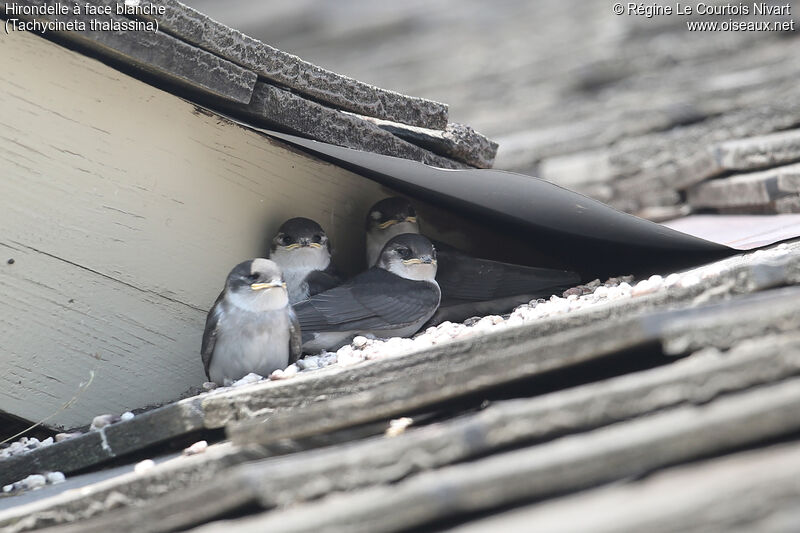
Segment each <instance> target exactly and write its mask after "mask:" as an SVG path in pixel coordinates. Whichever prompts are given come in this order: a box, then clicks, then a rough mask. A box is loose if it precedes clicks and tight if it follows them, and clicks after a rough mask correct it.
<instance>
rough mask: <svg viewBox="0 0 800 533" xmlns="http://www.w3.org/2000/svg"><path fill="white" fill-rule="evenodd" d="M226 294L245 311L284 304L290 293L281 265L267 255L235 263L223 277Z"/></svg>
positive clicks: (267, 308) (264, 309) (287, 300)
mask: <svg viewBox="0 0 800 533" xmlns="http://www.w3.org/2000/svg"><path fill="white" fill-rule="evenodd" d="M225 293H226V298H228V299H229V300H230V302H231V303H233V304H234V305H236V306H237V307H241V308H243V309H246V310H248V311H268V310H272V309H280V308H282V307H284V306H285V305H287V303H288V302H289V296H288V294H287V292H286V283H284V281H283V275H282V274H281V269H280V267H279V266H278V265H276V264H275V263H274V262H273V261H270V260H269V259H261V258H259V259H251V260H250V261H245V262H243V263H239V264H238V265H236V266H235V267H234V268H233V270H231V272H230V274H228V279H227V280H226V281H225Z"/></svg>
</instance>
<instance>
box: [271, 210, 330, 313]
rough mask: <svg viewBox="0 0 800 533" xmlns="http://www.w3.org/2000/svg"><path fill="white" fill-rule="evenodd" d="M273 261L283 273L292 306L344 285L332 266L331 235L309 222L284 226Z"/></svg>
mask: <svg viewBox="0 0 800 533" xmlns="http://www.w3.org/2000/svg"><path fill="white" fill-rule="evenodd" d="M270 259H271V260H273V261H275V263H277V264H278V266H279V267H280V268H281V270H282V271H283V276H284V279H285V280H286V286H287V289H288V291H289V302H290V303H293V304H294V303H297V302H299V301H301V300H305V299H307V298H308V297H309V296H314V295H315V294H319V293H320V292H323V291H326V290H328V289H332V288H333V287H335V286H337V285H339V284H340V283H341V278H340V277H339V274H338V273H337V272H336V268H335V267H334V266H333V263H332V262H331V246H330V241H329V239H328V235H327V234H326V233H325V230H323V229H322V227H321V226H320V225H319V224H317V223H316V222H314V221H313V220H311V219H309V218H303V217H297V218H290V219H289V220H287V221H286V222H284V223H283V224H282V225H281V227H280V228H279V229H278V233H276V234H275V237H274V238H273V239H272V245H271V247H270Z"/></svg>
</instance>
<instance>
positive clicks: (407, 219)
mask: <svg viewBox="0 0 800 533" xmlns="http://www.w3.org/2000/svg"><path fill="white" fill-rule="evenodd" d="M401 222H412V223H414V224H416V222H417V217H405V218H400V219H398V218H392V219H389V220H387V221H386V222H384V223H383V224H378V227H379V228H381V229H386V228H388V227H390V226H394V225H395V224H400V223H401Z"/></svg>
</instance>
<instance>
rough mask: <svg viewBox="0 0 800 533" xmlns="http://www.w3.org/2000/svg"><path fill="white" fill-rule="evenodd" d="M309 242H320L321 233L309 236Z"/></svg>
mask: <svg viewBox="0 0 800 533" xmlns="http://www.w3.org/2000/svg"><path fill="white" fill-rule="evenodd" d="M311 242H315V243H317V244H319V243H321V242H322V235H320V234H319V233H317V234H316V235H314V236H313V237H312V238H311Z"/></svg>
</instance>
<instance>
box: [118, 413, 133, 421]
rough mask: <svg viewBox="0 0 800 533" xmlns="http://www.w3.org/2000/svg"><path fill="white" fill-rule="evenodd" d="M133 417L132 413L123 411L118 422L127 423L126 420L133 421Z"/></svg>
mask: <svg viewBox="0 0 800 533" xmlns="http://www.w3.org/2000/svg"><path fill="white" fill-rule="evenodd" d="M134 416H135V415H134V414H133V413H131V412H130V411H125V412H124V413H122V414H121V415H120V417H119V419H120V420H126V421H127V420H133V417H134Z"/></svg>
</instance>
